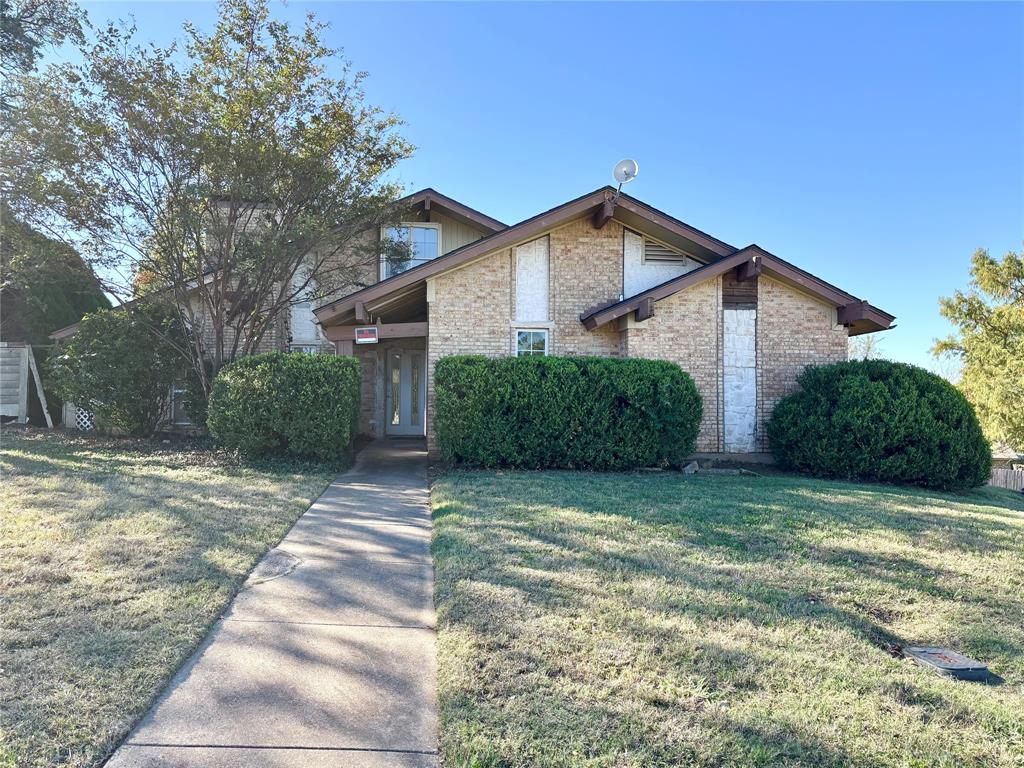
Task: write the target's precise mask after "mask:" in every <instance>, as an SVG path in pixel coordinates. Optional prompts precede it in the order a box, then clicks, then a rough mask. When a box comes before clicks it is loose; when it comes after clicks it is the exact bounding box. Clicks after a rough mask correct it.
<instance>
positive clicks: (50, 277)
mask: <svg viewBox="0 0 1024 768" xmlns="http://www.w3.org/2000/svg"><path fill="white" fill-rule="evenodd" d="M109 307H110V301H109V300H108V299H107V297H106V296H104V295H103V291H102V290H101V289H100V285H99V281H98V280H97V279H96V276H95V275H94V274H93V273H92V271H91V270H90V269H89V267H88V266H87V265H86V264H85V262H83V261H82V258H81V257H80V256H79V255H78V254H77V253H76V252H75V251H74V249H72V248H70V247H69V246H67V245H65V244H64V243H60V242H57V241H56V240H53V239H52V238H48V237H46V236H44V235H41V234H40V233H38V232H36V231H34V230H32V229H31V228H30V227H27V226H25V225H24V224H22V223H20V222H18V221H16V220H15V219H14V218H13V217H11V216H10V215H9V213H8V212H7V211H6V210H5V209H4V207H3V204H2V203H0V338H2V339H4V340H5V341H12V340H13V341H27V342H28V343H30V344H33V345H40V346H45V345H48V344H49V343H50V339H49V335H50V333H52V332H53V331H55V330H56V329H58V328H62V327H64V326H66V325H71V323H74V322H77V321H78V319H79V318H81V317H82V315H84V314H87V313H89V312H94V311H96V310H97V309H105V308H109Z"/></svg>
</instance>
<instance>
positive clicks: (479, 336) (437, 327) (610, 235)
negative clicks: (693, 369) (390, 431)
mask: <svg viewBox="0 0 1024 768" xmlns="http://www.w3.org/2000/svg"><path fill="white" fill-rule="evenodd" d="M548 237H549V244H548V259H549V264H550V281H551V282H550V291H549V296H550V312H549V322H548V323H546V324H545V323H527V324H525V325H527V326H538V325H540V326H545V327H547V328H548V329H549V332H550V336H549V339H550V341H549V344H550V346H549V352H550V354H553V355H602V356H611V357H616V356H618V355H619V354H620V351H621V339H620V333H619V330H618V328H617V327H616V326H615V325H614V324H609V325H608V326H605V327H603V328H599V329H597V330H595V331H592V332H591V331H588V330H586V328H584V327H583V324H582V323H581V322H580V315H581V314H582V313H583V312H584V311H586V310H589V309H591V308H592V307H594V306H595V305H597V304H601V303H606V302H612V301H617V300H618V298H619V295H620V294H621V293H622V225H621V224H619V223H618V222H616V221H610V222H608V223H607V224H606V225H605V226H604V227H603V228H602V229H594V226H593V224H592V223H591V221H590V219H589V218H588V217H587V218H582V219H578V220H576V221H573V222H570V223H568V224H567V225H565V226H563V227H560V228H558V229H555V230H553V231H552V232H550V233H549V234H548ZM514 258H515V257H514V254H513V251H512V250H511V249H506V250H503V251H499V252H498V253H496V254H493V255H491V256H488V257H486V258H484V259H481V260H480V261H477V262H475V263H473V264H471V265H469V266H467V267H463V268H462V269H457V270H455V271H453V272H449V273H446V274H443V275H440V276H438V277H437V278H436V279H435V281H434V288H433V292H434V296H433V301H432V302H431V304H430V311H429V334H430V335H429V340H428V344H427V365H428V374H427V377H428V401H427V402H428V408H429V412H428V422H427V433H428V445H429V447H430V448H431V450H433V448H434V447H435V446H434V443H433V438H432V436H431V435H432V433H433V428H432V427H433V424H432V422H431V419H432V418H433V412H434V408H433V403H434V376H433V371H434V365H435V364H436V362H437V361H438V360H439V359H441V358H442V357H447V356H449V355H457V354H480V355H487V356H489V357H498V356H501V355H509V354H512V330H513V328H515V327H516V322H515V319H514V318H515V271H514Z"/></svg>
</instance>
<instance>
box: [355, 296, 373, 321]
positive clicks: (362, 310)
mask: <svg viewBox="0 0 1024 768" xmlns="http://www.w3.org/2000/svg"><path fill="white" fill-rule="evenodd" d="M355 312H356V322H357V323H368V322H370V316H369V315H368V314H367V313H366V305H365V304H363V302H361V301H357V302H356V306H355Z"/></svg>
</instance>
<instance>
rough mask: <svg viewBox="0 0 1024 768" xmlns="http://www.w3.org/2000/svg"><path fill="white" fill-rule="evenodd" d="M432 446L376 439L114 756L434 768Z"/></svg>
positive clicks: (142, 761) (148, 760) (188, 762)
mask: <svg viewBox="0 0 1024 768" xmlns="http://www.w3.org/2000/svg"><path fill="white" fill-rule="evenodd" d="M426 466H427V459H426V451H425V450H424V448H423V444H422V441H408V440H407V441H377V442H374V443H372V444H370V445H369V446H368V447H367V448H366V449H364V450H363V451H362V452H361V453H360V454H359V457H358V459H357V461H356V464H355V466H354V467H353V468H352V469H351V470H350V471H349V472H347V473H346V474H344V475H342V476H341V477H339V478H338V479H337V480H336V481H335V482H334V483H332V484H331V486H330V487H329V488H328V489H327V491H326V492H324V494H323V496H321V497H320V498H319V499H318V500H317V501H316V502H315V503H314V504H313V506H312V507H310V508H309V511H307V512H306V513H305V514H304V515H303V516H302V517H301V518H300V519H299V521H298V522H297V523H296V524H295V526H294V527H293V528H292V530H291V531H290V532H289V533H288V535H287V536H286V537H285V538H284V540H283V541H282V542H281V544H280V546H279V547H277V548H276V549H274V550H271V552H270V553H269V554H268V555H267V557H266V558H264V560H263V561H262V562H261V563H260V565H259V566H257V569H256V570H255V571H254V572H253V574H252V576H250V578H249V580H248V581H247V582H246V586H245V588H244V589H243V590H242V592H241V593H240V594H239V595H238V597H236V598H235V600H234V602H233V603H232V604H231V606H230V608H229V609H228V611H227V612H226V613H225V614H224V616H223V617H222V618H221V620H220V621H218V622H217V624H216V625H215V626H214V628H213V630H212V631H211V633H210V635H209V637H207V639H206V640H205V641H204V643H203V645H202V646H201V647H200V648H199V650H198V651H197V652H196V653H195V655H194V656H193V657H192V658H191V659H190V660H189V661H188V663H186V664H185V666H184V667H182V669H181V670H179V672H178V674H177V675H176V676H175V677H174V679H173V680H172V681H171V683H170V685H169V686H168V688H167V690H166V691H165V692H164V694H163V695H162V696H161V697H160V699H159V700H158V701H157V703H156V704H155V705H154V707H153V709H152V710H150V712H149V714H148V715H146V717H145V718H144V719H143V720H142V722H141V723H140V724H139V726H138V727H137V728H136V729H135V731H134V732H133V733H132V734H131V735H130V736H129V737H128V739H127V740H126V741H125V743H124V744H122V745H121V747H120V748H119V749H118V750H117V752H116V753H115V754H114V755H113V757H111V759H110V760H109V761H108V762H107V766H108V768H128V767H129V766H131V767H132V768H136V767H138V766H225V767H230V766H246V767H251V766H308V767H309V768H319V767H320V766H346V767H349V766H351V768H377V767H378V766H396V767H397V768H412V767H413V766H435V765H437V701H436V696H435V679H436V674H435V658H434V606H433V565H432V562H431V557H430V511H429V506H428V497H427V478H426Z"/></svg>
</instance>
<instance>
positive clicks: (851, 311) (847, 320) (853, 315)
mask: <svg viewBox="0 0 1024 768" xmlns="http://www.w3.org/2000/svg"><path fill="white" fill-rule="evenodd" d="M867 316H868V303H867V302H866V301H855V302H853V303H852V304H844V305H843V306H841V307H839V309H837V310H836V322H838V323H839V324H840V325H853V324H854V323H856V322H857V321H858V320H866V319H867Z"/></svg>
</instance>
